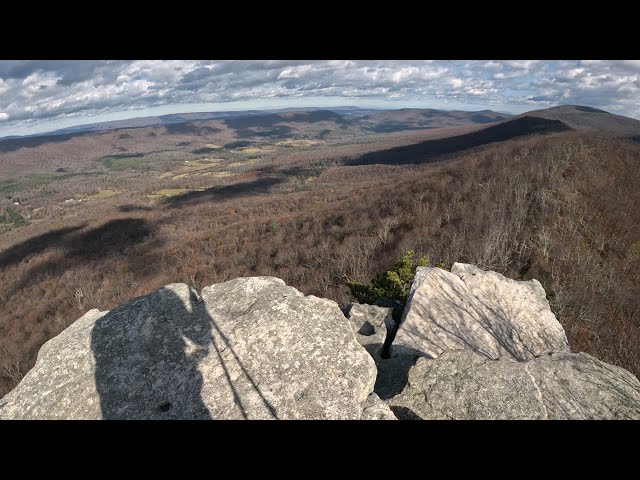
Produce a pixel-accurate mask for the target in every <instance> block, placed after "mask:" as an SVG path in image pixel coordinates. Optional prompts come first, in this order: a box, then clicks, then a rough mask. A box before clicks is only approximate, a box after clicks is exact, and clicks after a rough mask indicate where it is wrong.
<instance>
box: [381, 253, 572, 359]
mask: <svg viewBox="0 0 640 480" xmlns="http://www.w3.org/2000/svg"><path fill="white" fill-rule="evenodd" d="M393 345H394V346H393V348H394V349H396V350H397V349H399V348H404V349H408V350H412V351H415V352H416V353H417V354H418V355H420V356H424V357H427V358H436V357H438V356H439V355H440V354H442V352H444V351H447V350H471V351H473V352H476V353H477V354H479V355H482V356H484V357H486V358H492V359H497V358H500V357H506V358H512V359H514V360H520V361H525V360H529V359H532V358H534V357H536V356H538V355H542V354H544V353H550V352H568V351H569V343H568V342H567V337H566V335H565V333H564V329H563V328H562V326H561V325H560V323H559V322H558V320H557V319H556V317H555V315H554V314H553V312H552V311H551V308H550V307H549V302H548V301H547V299H546V295H545V291H544V289H543V288H542V286H541V285H540V282H538V281H537V280H530V281H527V282H522V281H516V280H512V279H509V278H506V277H504V276H503V275H501V274H499V273H496V272H491V271H483V270H480V269H479V268H477V267H475V266H473V265H468V264H462V263H455V264H454V265H453V267H452V268H451V272H447V271H446V270H442V269H440V268H437V267H418V269H417V271H416V276H415V280H414V282H413V284H412V286H411V291H410V293H409V298H408V301H407V304H406V306H405V309H404V312H403V317H402V320H401V323H400V328H399V329H398V333H397V335H396V338H395V341H394V344H393Z"/></svg>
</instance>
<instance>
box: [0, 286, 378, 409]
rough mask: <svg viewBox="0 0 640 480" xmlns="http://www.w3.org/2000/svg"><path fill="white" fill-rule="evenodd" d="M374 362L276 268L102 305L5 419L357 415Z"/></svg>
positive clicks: (13, 396) (334, 311)
mask: <svg viewBox="0 0 640 480" xmlns="http://www.w3.org/2000/svg"><path fill="white" fill-rule="evenodd" d="M375 378H376V368H375V365H374V361H373V359H372V358H371V357H370V356H369V355H368V354H367V352H366V351H365V350H364V348H362V347H361V346H360V345H358V343H357V342H356V339H355V335H354V333H353V331H352V329H351V326H350V324H349V321H348V320H347V319H346V318H345V317H344V315H343V314H342V312H341V311H340V308H339V307H338V305H337V304H336V303H335V302H333V301H330V300H326V299H322V298H317V297H314V296H304V295H303V294H302V293H301V292H299V291H298V290H296V289H295V288H293V287H288V286H286V285H285V283H284V282H283V281H282V280H280V279H278V278H273V277H251V278H238V279H235V280H231V281H229V282H225V283H222V284H218V285H213V286H210V287H206V288H204V289H203V291H202V295H201V296H199V295H198V294H197V292H196V291H194V290H193V289H191V288H190V287H188V286H187V285H185V284H171V285H167V286H166V287H164V288H161V289H159V290H157V291H155V292H153V293H151V294H149V295H146V296H143V297H139V298H134V299H132V300H130V301H129V302H127V303H125V304H124V305H122V306H120V307H118V308H116V309H114V310H111V311H110V312H98V311H97V310H92V311H90V312H88V313H87V314H85V315H84V316H83V317H82V318H80V319H79V320H78V321H77V322H75V323H74V324H72V325H71V326H70V327H69V328H67V329H66V330H65V331H63V332H62V333H61V334H60V335H58V336H57V337H55V338H53V339H51V340H50V341H49V342H47V343H46V344H45V345H44V346H43V347H42V349H41V351H40V353H39V355H38V359H37V362H36V365H35V367H34V368H33V369H32V370H31V371H30V372H29V373H27V375H26V376H25V377H24V379H23V380H22V381H21V382H20V384H19V385H18V386H17V387H16V388H15V389H14V390H13V391H11V392H10V393H9V394H7V395H6V396H5V397H4V398H3V399H2V400H0V418H3V419H11V418H14V419H17V418H42V419H56V418H57V419H100V418H106V419H243V418H247V419H272V418H278V419H359V418H362V417H366V418H370V417H380V416H384V415H383V414H382V413H381V409H380V405H378V404H377V403H376V402H375V399H374V398H371V397H370V394H371V393H372V391H373V386H374V382H375Z"/></svg>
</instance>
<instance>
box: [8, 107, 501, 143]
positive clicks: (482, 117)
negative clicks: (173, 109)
mask: <svg viewBox="0 0 640 480" xmlns="http://www.w3.org/2000/svg"><path fill="white" fill-rule="evenodd" d="M319 112H323V113H319ZM327 112H331V113H332V114H334V115H330V114H328V113H327ZM304 113H308V114H309V115H304ZM269 116H270V117H269ZM322 116H325V117H327V118H326V119H327V120H333V121H336V122H337V123H341V124H344V123H347V122H345V120H347V119H348V120H349V121H351V122H353V123H354V126H355V127H362V128H364V129H366V130H371V131H373V132H376V133H384V132H394V131H402V130H413V129H421V128H440V127H443V126H446V127H451V126H462V125H471V124H474V123H487V122H492V121H497V120H502V119H504V118H507V117H508V115H504V114H499V113H496V112H493V111H491V110H483V111H478V112H465V111H456V110H453V111H448V110H435V109H420V108H404V109H400V110H378V109H366V108H359V107H354V106H341V107H330V108H318V107H300V108H286V109H268V110H240V111H221V112H191V113H172V114H167V115H160V116H149V117H135V118H129V119H123V120H112V121H109V122H99V123H91V124H84V125H76V126H72V127H66V128H61V129H58V130H53V131H51V132H45V133H38V134H33V135H22V136H20V135H11V136H7V137H2V138H0V142H1V141H3V140H16V139H27V138H33V137H49V136H59V135H73V134H81V133H89V132H104V131H109V130H122V129H127V128H144V127H156V126H166V125H173V124H177V123H189V122H200V121H207V120H217V119H244V120H242V121H241V123H244V124H247V125H248V124H250V123H251V120H249V118H250V117H258V118H256V119H255V120H256V122H257V123H263V122H264V120H265V118H269V119H270V120H269V121H270V123H276V121H277V120H278V117H279V118H280V119H281V121H286V122H296V121H311V122H315V121H318V120H317V119H318V118H320V117H322ZM343 117H344V118H343Z"/></svg>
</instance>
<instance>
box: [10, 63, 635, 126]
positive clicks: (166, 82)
mask: <svg viewBox="0 0 640 480" xmlns="http://www.w3.org/2000/svg"><path fill="white" fill-rule="evenodd" d="M315 97H325V98H328V97H342V98H343V100H344V102H345V103H349V102H350V99H361V100H362V101H365V100H367V99H375V100H377V101H385V100H388V99H394V100H398V101H399V102H403V104H404V105H407V106H410V105H420V106H428V105H429V103H430V102H436V103H438V104H442V103H443V102H446V101H453V102H457V103H459V104H464V103H469V104H472V105H475V106H477V105H478V104H479V103H484V104H486V105H487V108H498V109H500V110H506V111H509V110H510V108H511V107H514V108H515V107H517V108H518V109H519V110H522V109H525V108H526V106H530V107H531V108H532V109H534V108H538V107H546V106H549V105H552V104H560V103H574V104H584V105H591V106H595V107H598V108H603V109H605V110H607V109H611V110H615V111H616V112H618V113H622V114H625V115H630V116H635V117H640V104H639V102H638V101H637V99H638V98H640V61H638V60H628V61H619V60H616V61H568V60H567V61H532V60H515V61H512V60H509V61H494V60H482V61H479V60H471V61H386V60H384V61H383V60H381V61H372V60H367V61H355V60H338V61H303V60H300V61H292V60H277V61H263V60H261V61H157V60H142V61H106V62H105V61H60V62H57V61H50V60H48V61H22V62H20V61H0V112H3V113H4V115H3V116H2V117H3V118H2V121H3V126H2V128H1V129H0V135H3V133H4V132H5V131H8V129H10V128H19V127H20V126H21V125H32V124H34V123H39V122H54V121H55V120H56V119H62V118H65V119H66V118H74V117H75V118H79V119H80V118H82V117H86V116H88V115H96V114H110V113H111V112H116V111H126V110H138V109H145V108H149V107H152V106H158V105H166V106H170V105H178V104H180V105H188V104H201V103H207V102H215V103H224V102H229V101H256V100H259V99H267V98H273V99H283V98H295V99H297V102H298V104H299V105H303V104H304V102H305V100H304V99H305V98H315ZM247 108H252V107H251V106H250V105H248V106H247Z"/></svg>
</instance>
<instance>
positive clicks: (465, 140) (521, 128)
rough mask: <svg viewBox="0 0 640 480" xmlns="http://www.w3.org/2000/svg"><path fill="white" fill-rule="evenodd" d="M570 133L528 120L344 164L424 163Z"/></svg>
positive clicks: (563, 126)
mask: <svg viewBox="0 0 640 480" xmlns="http://www.w3.org/2000/svg"><path fill="white" fill-rule="evenodd" d="M568 130H571V128H570V127H568V126H567V125H566V124H565V123H563V122H561V121H560V120H548V119H546V118H539V117H526V116H525V117H522V118H518V119H515V120H510V121H507V122H505V123H501V124H499V125H493V126H491V127H487V128H485V129H483V130H478V131H476V132H471V133H466V134H464V135H458V136H455V137H447V138H438V139H435V140H427V141H426V142H421V143H418V144H415V145H407V146H403V147H396V148H391V149H389V150H382V151H379V152H372V153H367V154H365V155H362V156H360V157H357V158H353V159H350V160H347V161H345V163H344V164H345V165H350V166H355V165H372V164H387V165H402V164H417V163H424V162H428V161H430V160H432V159H433V158H434V157H436V156H439V155H446V154H451V153H456V152H460V151H462V150H467V149H470V148H474V147H480V146H483V145H486V144H489V143H494V142H504V141H506V140H511V139H514V138H518V137H524V136H527V135H544V134H548V133H556V132H564V131H568Z"/></svg>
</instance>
